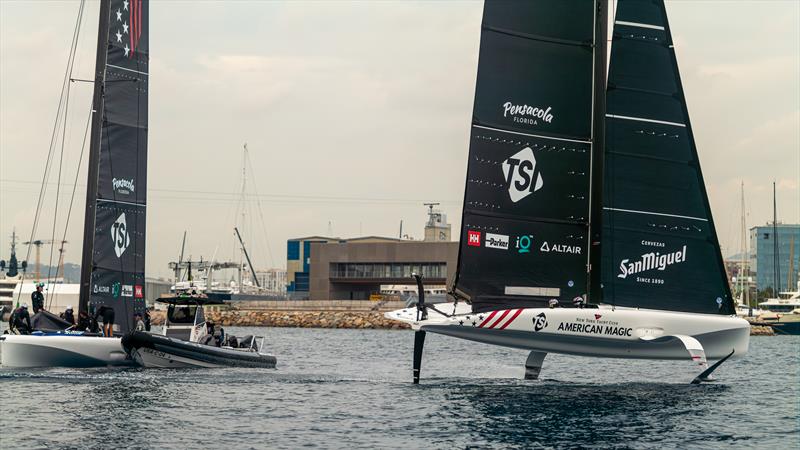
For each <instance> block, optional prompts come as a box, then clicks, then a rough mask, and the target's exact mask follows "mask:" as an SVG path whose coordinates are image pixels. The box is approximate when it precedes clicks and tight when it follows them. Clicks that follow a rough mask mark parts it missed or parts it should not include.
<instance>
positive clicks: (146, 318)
mask: <svg viewBox="0 0 800 450" xmlns="http://www.w3.org/2000/svg"><path fill="white" fill-rule="evenodd" d="M144 331H150V308H145V310H144Z"/></svg>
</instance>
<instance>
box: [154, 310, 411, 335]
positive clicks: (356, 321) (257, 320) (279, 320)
mask: <svg viewBox="0 0 800 450" xmlns="http://www.w3.org/2000/svg"><path fill="white" fill-rule="evenodd" d="M164 316H165V314H164V311H153V314H152V315H151V320H152V323H153V325H162V324H163V323H164ZM206 319H208V320H213V321H214V323H216V324H218V325H222V326H223V327H226V326H237V327H292V328H362V329H383V330H399V329H403V328H409V326H408V325H406V324H404V323H400V322H395V321H393V320H389V319H386V318H385V317H383V313H382V312H377V311H257V310H220V311H214V310H211V311H206Z"/></svg>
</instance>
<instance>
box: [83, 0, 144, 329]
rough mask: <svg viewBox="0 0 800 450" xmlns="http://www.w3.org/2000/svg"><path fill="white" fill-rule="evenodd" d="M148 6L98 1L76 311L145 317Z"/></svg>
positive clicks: (125, 323)
mask: <svg viewBox="0 0 800 450" xmlns="http://www.w3.org/2000/svg"><path fill="white" fill-rule="evenodd" d="M148 29H149V26H148V0H103V1H101V8H100V27H99V35H98V49H97V52H98V54H97V67H96V76H95V94H94V95H95V97H94V103H93V109H94V118H93V123H92V142H91V147H90V155H89V179H88V183H87V185H88V188H87V207H86V222H85V224H84V249H83V252H84V254H83V259H82V266H81V271H82V273H81V294H80V305H79V307H80V310H81V311H87V310H91V309H92V308H90V306H91V307H93V308H98V307H99V306H101V305H108V306H111V307H113V308H114V310H115V316H116V323H117V324H118V325H119V327H120V331H122V332H125V331H127V330H128V329H129V328H130V325H131V323H132V318H133V314H134V313H135V312H143V310H144V286H145V279H144V265H145V207H146V203H147V91H148V81H149V80H148V79H149V76H148V73H149V70H148V61H149V53H148V52H149V42H148V41H149V39H148Z"/></svg>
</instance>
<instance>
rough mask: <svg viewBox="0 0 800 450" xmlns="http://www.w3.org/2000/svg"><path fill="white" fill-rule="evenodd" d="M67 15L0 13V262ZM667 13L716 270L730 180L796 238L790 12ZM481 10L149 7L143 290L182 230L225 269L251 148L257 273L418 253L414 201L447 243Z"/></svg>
mask: <svg viewBox="0 0 800 450" xmlns="http://www.w3.org/2000/svg"><path fill="white" fill-rule="evenodd" d="M78 5H79V1H78V0H58V1H38V2H31V1H9V0H0V257H2V258H3V259H5V258H7V257H8V245H9V240H10V234H11V230H12V228H14V227H16V230H17V232H18V233H20V234H21V235H22V236H23V239H24V240H28V238H29V236H30V233H31V227H32V219H33V215H34V211H35V208H36V201H37V198H38V192H39V186H40V181H41V177H42V174H43V170H44V166H45V161H46V158H47V153H48V147H49V143H50V136H51V133H52V128H53V119H54V116H55V112H56V107H57V104H58V98H59V93H60V88H61V80H62V77H63V75H64V68H65V66H66V63H67V56H68V53H69V45H70V40H71V35H72V30H73V27H74V24H75V17H76V14H77V11H78ZM97 6H98V5H97V3H96V2H89V5H88V6H87V10H86V13H85V17H84V20H83V26H82V28H81V38H80V42H79V46H78V50H79V51H78V56H77V61H76V68H75V72H74V75H73V76H74V77H75V78H91V77H92V71H93V66H94V52H95V42H96V41H95V40H96V29H97ZM667 9H668V13H669V15H670V25H671V28H672V32H673V37H674V40H675V42H676V52H677V55H678V62H679V65H680V69H681V75H682V79H683V84H684V89H685V91H686V96H687V101H688V106H689V112H690V115H691V121H692V126H693V131H694V133H695V138H696V139H697V147H698V150H699V152H700V159H701V163H702V168H703V173H704V177H705V181H706V187H707V189H708V192H709V195H710V199H711V206H712V210H713V213H714V218H715V221H716V224H717V232H718V234H719V236H720V239H721V241H722V245H723V253H724V254H726V255H727V254H731V253H735V252H736V251H737V250H738V247H739V228H740V225H739V224H740V207H739V202H740V197H739V185H740V183H741V182H742V181H744V184H745V190H746V198H747V203H748V226H752V225H757V224H764V223H765V222H766V221H767V220H768V219H770V218H771V217H772V193H771V192H772V181H773V180H775V181H776V182H777V184H778V202H779V205H778V208H779V219H781V220H783V221H785V222H800V57H799V56H798V55H799V54H800V2H798V1H796V0H786V1H743V0H736V1H726V0H718V1H696V0H693V1H669V2H668V3H667ZM481 10H482V3H481V2H477V1H470V2H467V1H462V2H455V1H454V2H443V1H442V2H390V1H384V2H366V1H364V2H334V1H326V2H299V1H296V2H279V1H271V2H267V1H225V2H222V1H193V2H189V1H168V0H167V1H162V0H158V1H153V2H152V4H151V8H150V20H151V24H150V58H151V70H150V123H149V125H150V135H149V153H150V159H149V177H148V178H149V180H148V182H149V186H148V206H149V208H148V212H147V223H148V231H147V232H148V235H147V236H148V238H147V272H148V275H150V276H159V275H167V274H169V271H168V269H167V266H166V264H167V262H168V261H171V260H174V259H176V258H177V256H178V253H179V251H180V239H181V236H182V234H183V231H184V230H188V239H187V254H189V255H191V256H192V257H194V258H199V257H200V256H203V257H204V258H205V259H210V258H212V257H214V256H215V252H216V259H218V260H220V259H227V258H230V257H232V255H233V252H234V242H233V235H232V227H233V223H234V216H235V213H236V202H237V198H238V191H239V189H240V185H241V166H242V144H243V143H245V142H247V144H248V147H249V149H250V158H251V160H252V163H253V166H254V170H255V173H251V174H250V176H249V177H248V184H249V185H250V186H251V189H252V188H253V187H254V188H255V189H257V191H258V193H259V194H260V197H259V198H260V204H261V212H262V213H263V217H264V221H263V222H264V225H263V227H262V226H261V220H260V217H259V215H260V214H259V208H258V203H257V202H256V201H255V198H256V197H254V196H253V197H251V200H250V202H249V203H250V208H249V210H250V212H249V217H250V218H252V219H254V220H253V221H252V224H250V223H249V222H250V221H249V220H248V225H247V227H246V229H248V230H249V231H247V233H246V238H247V240H248V241H249V242H250V247H251V248H250V252H251V254H252V255H253V256H254V259H255V263H256V265H257V266H259V267H268V266H277V267H283V266H284V265H285V256H286V240H287V239H288V238H292V237H300V236H304V235H314V234H322V235H325V234H328V233H329V232H331V233H332V234H334V235H336V236H341V237H352V236H356V235H367V234H369V235H385V236H396V235H397V233H398V228H399V223H400V221H401V220H403V221H404V232H405V233H408V234H410V235H412V236H414V237H417V238H421V237H422V229H423V225H424V221H425V208H424V207H423V206H422V203H423V202H426V201H436V202H441V203H442V208H443V209H444V211H445V212H446V213H447V214H448V218H449V219H450V222H451V223H452V224H453V230H454V235H455V236H457V235H458V232H457V230H458V227H459V222H460V216H461V203H462V197H463V192H464V177H465V171H466V154H467V149H468V138H469V124H470V118H471V113H472V101H473V93H474V85H475V75H476V64H477V55H478V39H479V33H480V20H481ZM70 95H71V96H70V109H69V117H68V121H67V123H68V127H67V138H66V145H65V152H64V155H65V156H64V165H63V172H62V183H64V184H63V186H62V189H61V197H60V199H61V202H60V204H59V214H58V218H57V229H58V230H59V231H58V232H57V236H60V235H61V233H62V232H63V229H64V221H65V219H66V211H65V210H66V209H67V206H68V203H69V198H70V194H71V185H72V181H73V180H74V177H75V171H76V167H77V159H78V155H79V154H80V144H81V139H82V136H83V132H84V127H85V124H86V119H87V114H88V111H89V106H90V103H91V85H90V84H88V83H73V84H72V88H71V94H70ZM83 169H84V171H85V166H84V167H83ZM57 175H58V173H57V165H56V168H55V169H54V170H53V172H52V174H51V177H50V180H51V182H52V184H51V185H49V187H48V191H47V192H48V196H47V198H46V210H45V212H44V214H43V216H42V219H41V220H42V224H41V225H40V228H39V232H38V233H37V236H35V237H36V238H40V239H47V238H50V236H51V233H52V228H53V210H54V205H55V188H56V178H57ZM653 175H654V176H657V174H653ZM78 180H79V181H78V184H79V188H78V193H77V196H76V202H75V203H76V206H75V209H74V210H73V213H72V219H71V222H70V225H69V229H68V233H67V240H68V241H70V243H69V244H68V245H67V253H66V260H67V261H70V262H79V261H80V248H81V247H80V242H81V236H82V235H81V233H82V226H83V224H82V222H83V204H84V195H85V188H84V186H85V173H83V171H82V173H80V174H79V176H78ZM251 192H254V191H252V190H251ZM798 245H800V243H798ZM23 250H24V248H23ZM797 251H800V248H799V249H798V250H797ZM22 253H23V254H24V251H23V252H22ZM48 258H49V253H48V252H45V253H44V256H43V260H45V261H46V260H47V259H48ZM53 258H54V263H55V258H56V257H55V256H54V257H53ZM31 259H33V256H31Z"/></svg>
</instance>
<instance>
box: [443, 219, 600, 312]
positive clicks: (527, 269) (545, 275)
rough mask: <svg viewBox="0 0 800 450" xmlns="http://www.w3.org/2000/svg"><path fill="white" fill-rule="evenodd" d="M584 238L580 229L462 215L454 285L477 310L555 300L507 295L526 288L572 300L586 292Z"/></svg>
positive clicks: (582, 229) (538, 303) (537, 303)
mask: <svg viewBox="0 0 800 450" xmlns="http://www.w3.org/2000/svg"><path fill="white" fill-rule="evenodd" d="M586 239H587V237H586V228H585V227H584V226H581V225H564V224H552V223H545V222H528V221H519V220H509V219H497V218H492V217H486V216H482V215H478V214H470V213H465V214H464V225H463V227H462V236H461V244H460V247H461V248H460V266H459V267H460V272H459V278H458V284H457V286H456V287H457V289H458V290H459V291H461V292H463V293H465V294H466V295H467V296H468V297H469V298H470V300H471V301H472V303H473V310H476V311H482V310H487V309H492V308H495V309H500V308H502V307H503V306H504V305H505V306H506V307H514V308H518V307H523V306H524V305H525V304H530V305H534V306H536V305H538V306H542V305H544V304H546V303H547V300H549V299H550V298H554V297H553V296H545V295H542V296H541V297H536V296H514V295H507V294H506V293H507V292H512V293H513V292H524V291H525V289H524V288H536V289H539V290H538V291H536V292H540V293H551V294H552V293H553V292H558V293H559V296H557V297H556V298H559V299H560V300H563V301H569V302H571V300H572V299H573V298H574V297H576V296H578V295H583V294H585V293H586ZM507 288H513V289H509V290H507ZM533 291H534V290H529V292H533ZM521 302H522V303H521ZM524 302H530V303H524Z"/></svg>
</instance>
